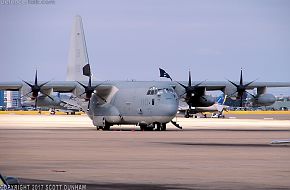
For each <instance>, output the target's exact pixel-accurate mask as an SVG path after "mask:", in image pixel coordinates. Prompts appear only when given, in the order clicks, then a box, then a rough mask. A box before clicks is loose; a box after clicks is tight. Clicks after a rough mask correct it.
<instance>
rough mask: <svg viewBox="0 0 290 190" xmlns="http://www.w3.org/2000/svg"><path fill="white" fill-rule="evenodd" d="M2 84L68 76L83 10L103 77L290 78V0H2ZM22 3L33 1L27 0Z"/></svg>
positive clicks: (99, 75)
mask: <svg viewBox="0 0 290 190" xmlns="http://www.w3.org/2000/svg"><path fill="white" fill-rule="evenodd" d="M0 2H1V4H0V29H1V35H0V64H1V71H2V72H1V75H0V81H15V80H16V81H17V80H19V78H21V79H25V80H32V79H33V77H34V73H35V68H38V72H39V75H40V76H39V78H40V80H50V79H54V80H65V74H66V65H67V61H68V49H69V40H70V33H71V27H72V22H73V18H74V16H75V15H77V14H78V15H81V16H82V18H83V24H84V29H85V34H86V40H87V47H88V53H89V58H90V63H91V65H92V70H93V73H94V77H95V78H96V79H98V80H127V79H129V80H131V79H135V80H160V79H159V77H158V76H159V73H158V68H159V67H162V68H164V69H165V70H166V71H168V73H170V75H171V76H172V78H174V79H176V80H186V79H187V73H188V69H191V72H192V79H193V80H204V79H207V80H218V81H223V80H225V78H228V79H231V80H236V81H237V80H238V79H239V72H240V68H241V67H242V68H244V77H245V80H248V81H250V80H254V79H256V78H259V80H258V81H285V82H290V74H289V71H290V35H289V34H290V1H287V0H243V1H242V0H240V1H235V0H227V1H222V0H220V1H215V0H212V1H207V0H203V1H194V0H103V1H98V0H95V1H93V0H91V1H90V0H86V1H80V0H79V1H73V0H72V1H64V0H55V1H54V2H55V3H54V4H52V5H45V4H44V5H41V4H38V5H32V4H25V5H23V4H18V5H16V4H13V3H11V2H12V0H10V4H9V5H7V1H6V4H5V2H4V0H0ZM22 2H26V1H25V0H23V1H22Z"/></svg>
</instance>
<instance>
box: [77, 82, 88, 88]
mask: <svg viewBox="0 0 290 190" xmlns="http://www.w3.org/2000/svg"><path fill="white" fill-rule="evenodd" d="M77 83H79V84H80V85H81V86H82V87H84V89H86V88H87V86H86V85H84V84H83V83H81V82H79V81H77Z"/></svg>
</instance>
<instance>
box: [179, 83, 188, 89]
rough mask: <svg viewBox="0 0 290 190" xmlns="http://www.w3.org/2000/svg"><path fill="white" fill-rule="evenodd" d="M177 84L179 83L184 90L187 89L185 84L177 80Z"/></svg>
mask: <svg viewBox="0 0 290 190" xmlns="http://www.w3.org/2000/svg"><path fill="white" fill-rule="evenodd" d="M177 83H178V84H180V86H182V87H183V88H185V90H186V89H187V86H185V85H184V84H182V83H180V82H177Z"/></svg>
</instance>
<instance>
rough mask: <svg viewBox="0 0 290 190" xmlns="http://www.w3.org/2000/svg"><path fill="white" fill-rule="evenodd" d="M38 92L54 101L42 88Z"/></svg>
mask: <svg viewBox="0 0 290 190" xmlns="http://www.w3.org/2000/svg"><path fill="white" fill-rule="evenodd" d="M40 92H41V93H42V94H44V95H45V96H47V97H48V98H50V99H51V100H52V101H54V99H53V98H52V97H51V96H50V95H48V94H46V93H45V92H43V91H42V90H40Z"/></svg>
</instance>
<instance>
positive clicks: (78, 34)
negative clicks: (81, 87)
mask: <svg viewBox="0 0 290 190" xmlns="http://www.w3.org/2000/svg"><path fill="white" fill-rule="evenodd" d="M88 63H89V58H88V53H87V47H86V40H85V34H84V30H83V24H82V18H81V17H80V16H78V15H77V16H76V17H75V19H74V24H73V28H72V33H71V39H70V48H69V58H68V65H67V78H66V80H68V81H86V80H87V78H86V77H85V76H83V73H82V69H83V67H84V66H85V65H86V64H88Z"/></svg>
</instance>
